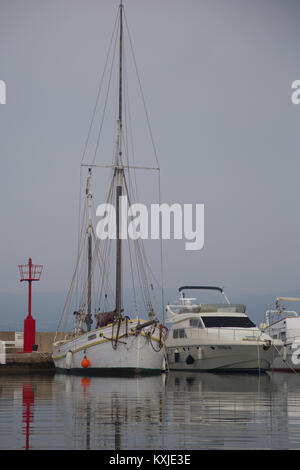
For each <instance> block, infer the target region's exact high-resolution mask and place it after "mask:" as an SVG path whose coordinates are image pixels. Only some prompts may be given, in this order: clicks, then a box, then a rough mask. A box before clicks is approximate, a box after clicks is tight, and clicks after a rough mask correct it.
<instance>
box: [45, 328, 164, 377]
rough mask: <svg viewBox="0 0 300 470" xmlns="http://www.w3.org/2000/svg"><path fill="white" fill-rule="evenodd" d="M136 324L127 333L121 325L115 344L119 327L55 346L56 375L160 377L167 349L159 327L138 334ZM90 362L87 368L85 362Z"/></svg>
mask: <svg viewBox="0 0 300 470" xmlns="http://www.w3.org/2000/svg"><path fill="white" fill-rule="evenodd" d="M137 324H138V321H137V320H130V322H129V325H128V328H127V330H126V325H125V322H123V323H122V324H121V328H120V331H119V335H118V341H117V342H116V325H115V326H114V327H113V326H112V325H108V326H106V327H104V328H99V329H96V330H93V331H90V332H86V333H83V334H81V335H80V336H77V337H76V338H74V339H71V340H65V341H58V342H56V343H54V345H53V355H52V357H53V360H54V364H55V367H56V370H57V371H61V372H70V373H74V374H83V375H106V374H108V375H114V374H116V375H136V374H143V373H161V372H162V371H163V370H164V362H165V349H164V346H163V344H162V343H161V341H160V330H159V328H158V327H155V328H154V327H153V326H149V327H146V328H144V329H142V330H141V331H140V332H139V333H137V334H136V333H135V330H134V329H135V327H136V326H137ZM85 357H86V358H87V359H88V366H87V367H84V365H83V364H84V363H83V359H84V358H85Z"/></svg>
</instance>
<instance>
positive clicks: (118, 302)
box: [115, 0, 124, 316]
mask: <svg viewBox="0 0 300 470" xmlns="http://www.w3.org/2000/svg"><path fill="white" fill-rule="evenodd" d="M119 11H120V50H119V116H118V141H117V144H118V145H117V158H116V168H115V174H116V177H117V187H116V235H117V247H116V314H117V315H118V316H120V315H121V310H122V305H121V302H122V244H121V233H120V228H121V215H120V197H121V196H122V182H123V174H124V169H123V165H122V99H123V97H122V81H123V76H122V75H123V74H122V72H123V62H122V59H123V3H122V0H121V2H120V6H119Z"/></svg>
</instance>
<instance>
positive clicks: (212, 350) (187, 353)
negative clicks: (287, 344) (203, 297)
mask: <svg viewBox="0 0 300 470" xmlns="http://www.w3.org/2000/svg"><path fill="white" fill-rule="evenodd" d="M186 290H198V291H201V292H203V291H210V292H213V293H215V294H216V293H218V294H220V295H221V296H222V303H214V304H212V303H209V304H206V303H199V301H197V299H196V298H194V297H186V296H185V291H186ZM179 293H180V298H179V301H178V302H177V303H174V304H173V305H167V309H166V310H167V315H168V317H167V321H166V323H169V324H171V328H170V331H169V336H168V339H167V357H168V363H169V367H170V369H174V370H230V371H264V370H266V369H269V368H270V365H271V364H272V362H273V360H274V358H275V357H276V356H277V355H278V354H279V351H280V349H281V347H282V345H283V344H282V341H280V340H278V339H272V338H271V337H270V336H269V335H267V334H265V333H263V332H262V331H261V330H260V329H259V328H258V327H257V326H255V324H254V323H253V322H252V321H251V320H250V319H249V318H248V316H247V315H246V313H245V311H246V307H245V305H241V304H231V303H230V302H229V300H228V298H227V297H226V294H225V292H224V290H223V288H221V287H215V286H183V287H180V288H179Z"/></svg>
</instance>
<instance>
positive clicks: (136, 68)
mask: <svg viewBox="0 0 300 470" xmlns="http://www.w3.org/2000/svg"><path fill="white" fill-rule="evenodd" d="M124 18H125V24H126V29H127V32H128V37H129V43H130V47H131V53H132V57H133V62H134V67H135V71H136V74H137V77H138V83H139V88H140V93H141V96H142V101H143V106H144V111H145V114H146V118H147V123H148V128H149V133H150V137H151V142H152V146H153V151H154V155H155V159H156V163H157V166H158V167H159V162H158V157H157V151H156V146H155V142H154V137H153V133H152V129H151V125H150V119H149V113H148V110H147V106H146V100H145V97H144V93H143V88H142V83H141V79H140V74H139V71H138V67H137V61H136V58H135V53H134V49H133V42H132V39H131V35H130V30H129V27H128V23H127V18H126V14H125V11H124Z"/></svg>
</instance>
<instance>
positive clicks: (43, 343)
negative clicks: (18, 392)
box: [0, 331, 65, 374]
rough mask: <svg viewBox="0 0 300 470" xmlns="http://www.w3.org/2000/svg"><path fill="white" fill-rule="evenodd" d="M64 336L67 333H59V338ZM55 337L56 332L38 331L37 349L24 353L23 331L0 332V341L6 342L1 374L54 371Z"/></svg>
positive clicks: (0, 367) (0, 365)
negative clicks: (53, 348)
mask: <svg viewBox="0 0 300 470" xmlns="http://www.w3.org/2000/svg"><path fill="white" fill-rule="evenodd" d="M64 336H65V334H64V335H61V334H58V335H57V339H58V340H59V339H62V338H63V337H64ZM20 337H21V338H20ZM54 337H55V333H54V332H36V335H35V344H36V347H37V350H36V351H33V352H31V353H23V345H22V333H17V332H14V331H2V332H0V341H3V342H4V343H5V353H4V358H2V362H4V363H0V374H3V373H4V374H18V373H20V374H27V373H28V374H32V373H54V372H55V367H54V362H53V360H52V344H53V341H54ZM2 344H3V343H2ZM0 362H1V361H0Z"/></svg>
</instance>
